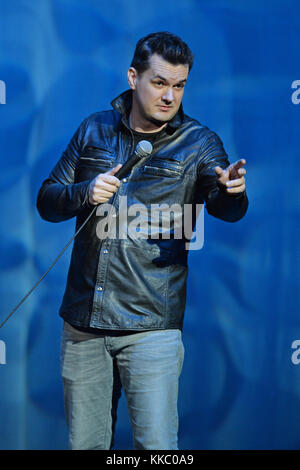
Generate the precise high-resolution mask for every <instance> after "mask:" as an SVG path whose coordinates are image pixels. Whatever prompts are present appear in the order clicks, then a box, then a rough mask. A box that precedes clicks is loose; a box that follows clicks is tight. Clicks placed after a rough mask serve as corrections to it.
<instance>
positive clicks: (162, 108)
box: [158, 105, 172, 111]
mask: <svg viewBox="0 0 300 470" xmlns="http://www.w3.org/2000/svg"><path fill="white" fill-rule="evenodd" d="M158 107H159V108H160V109H161V110H162V111H169V109H171V108H172V106H165V105H158Z"/></svg>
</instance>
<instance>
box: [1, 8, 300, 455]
mask: <svg viewBox="0 0 300 470" xmlns="http://www.w3.org/2000/svg"><path fill="white" fill-rule="evenodd" d="M299 20H300V8H299V6H297V2H296V1H289V0H284V1H283V0H282V1H277V0H272V1H271V0H270V1H265V2H263V3H262V2H261V0H259V1H258V0H249V1H242V0H209V1H208V0H207V1H205V0H198V1H196V0H180V1H179V0H171V1H169V0H151V1H145V2H143V6H142V8H141V4H140V2H139V1H138V0H127V1H121V0H110V1H109V2H107V1H99V0H98V1H97V0H52V1H51V0H39V1H38V0H30V1H29V0H10V1H5V0H1V1H0V56H1V58H0V61H1V63H0V80H3V81H4V82H5V83H6V104H1V105H0V149H1V153H0V155H1V174H0V197H1V218H0V231H1V232H0V233H1V245H0V268H1V273H0V297H1V311H0V313H1V317H0V320H1V321H2V320H4V318H5V317H6V316H7V315H8V314H9V312H10V311H11V310H12V309H13V308H14V307H15V305H16V304H17V302H19V300H20V299H21V298H22V297H23V296H24V295H25V294H26V293H27V292H28V290H29V289H30V288H31V287H32V285H33V284H34V283H35V282H36V281H37V280H38V279H39V278H40V277H41V275H42V274H43V273H44V272H45V271H46V269H47V268H48V266H49V265H50V263H51V262H52V261H53V260H54V258H55V257H56V255H57V253H58V252H59V251H60V250H61V249H62V248H63V247H64V246H65V244H66V243H67V241H68V240H69V239H70V238H71V236H72V234H73V231H74V220H71V221H67V222H63V223H60V224H51V223H48V222H45V221H43V220H41V219H40V217H39V215H38V213H37V210H36V207H35V200H36V195H37V191H38V189H39V187H40V185H41V183H42V181H43V180H44V179H45V178H46V177H47V175H48V173H49V171H50V170H51V169H52V167H53V166H54V164H55V163H56V161H57V160H58V159H59V157H60V155H61V153H62V151H63V150H64V149H65V147H66V146H67V144H68V142H69V140H70V138H71V136H72V135H73V133H74V131H75V130H76V128H77V127H78V125H79V124H80V123H81V121H82V120H83V119H84V118H85V117H86V116H87V115H89V114H91V113H93V112H95V111H98V110H102V109H110V101H111V99H112V98H114V97H115V96H117V95H118V94H119V93H121V92H122V91H123V90H125V89H127V88H128V85H127V75H126V73H127V69H128V67H129V65H130V61H131V58H132V54H133V51H134V47H135V44H136V42H137V40H138V39H139V38H140V37H142V36H144V35H145V34H148V33H150V32H153V31H159V30H168V31H171V32H174V33H175V34H178V35H180V36H181V37H182V38H183V39H184V40H185V41H186V42H187V43H188V44H189V45H190V47H191V49H192V50H193V52H194V53H195V65H194V68H193V70H192V72H191V75H190V77H189V83H188V85H187V87H186V91H185V96H184V99H183V104H184V110H185V112H186V114H188V115H190V116H193V117H195V118H197V119H198V120H199V121H200V122H202V123H203V124H205V125H207V126H208V127H210V128H211V129H213V130H214V131H215V132H217V133H218V134H219V135H220V137H221V138H222V140H223V142H224V146H225V149H226V150H227V153H228V154H229V157H230V161H232V162H233V161H235V160H237V159H239V158H242V157H243V158H246V160H247V165H246V168H247V175H246V178H247V191H248V196H249V200H250V205H249V209H248V213H247V215H246V217H245V218H244V219H242V220H241V221H239V222H238V223H235V224H230V223H226V222H223V221H221V220H217V219H215V218H213V217H211V216H209V215H208V214H206V215H205V241H204V247H203V249H201V250H198V251H192V252H191V253H190V272H189V278H188V299H187V308H186V316H185V323H184V330H183V337H184V344H185V362H184V366H183V371H182V376H181V379H180V387H181V388H180V396H179V414H180V433H179V445H180V448H181V449H299V448H300V426H299V415H300V364H299V365H297V364H293V362H292V360H291V356H292V352H293V350H292V348H291V345H292V342H293V341H294V340H296V339H300V323H299V247H298V242H299V229H298V227H299V223H297V222H298V221H299V207H300V204H299V202H300V198H299V122H300V104H299V105H297V104H293V103H292V100H291V96H292V93H293V91H294V90H292V88H291V84H292V82H293V81H294V80H297V79H298V80H299V79H300V70H299V68H300V66H299V59H300V57H299V39H300V38H299V36H300V34H299V33H300V27H299V24H300V21H299ZM297 219H298V220H297ZM70 253H71V249H70V248H69V249H68V250H67V251H66V252H65V254H64V255H63V257H62V258H61V259H60V260H59V262H58V264H57V265H56V266H55V267H54V268H53V269H52V271H50V273H49V274H48V275H47V276H46V277H45V279H44V280H43V282H42V283H41V284H40V285H39V286H38V287H37V289H36V290H35V291H34V293H33V294H32V295H31V296H30V297H29V298H28V299H27V300H26V302H25V303H24V304H23V305H22V306H21V308H20V309H19V310H18V311H17V312H16V313H15V314H14V316H13V317H11V318H10V320H9V321H8V322H7V323H6V324H5V326H4V327H3V328H2V329H1V330H0V340H2V341H5V344H6V362H7V363H6V364H1V365H0V448H1V449H66V448H67V446H68V443H67V440H68V437H67V428H66V424H65V419H64V411H63V394H62V393H63V392H62V384H61V378H60V372H59V348H60V335H61V327H62V320H61V318H60V317H59V316H58V308H59V306H60V302H61V299H62V295H63V292H64V287H65V282H66V274H67V269H68V264H69V259H70ZM116 448H119V449H130V448H132V444H131V430H130V426H129V421H128V415H127V409H126V402H125V398H124V396H122V399H121V402H120V409H119V420H118V423H117V429H116Z"/></svg>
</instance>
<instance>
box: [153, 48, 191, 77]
mask: <svg viewBox="0 0 300 470" xmlns="http://www.w3.org/2000/svg"><path fill="white" fill-rule="evenodd" d="M149 65H150V67H149V73H150V75H151V76H152V77H155V76H160V77H161V78H166V79H167V80H176V81H181V80H185V79H186V78H187V76H188V73H189V66H188V65H183V64H177V65H174V64H171V63H170V62H168V61H166V60H165V59H163V57H161V56H159V55H158V54H153V55H152V56H151V58H150V60H149Z"/></svg>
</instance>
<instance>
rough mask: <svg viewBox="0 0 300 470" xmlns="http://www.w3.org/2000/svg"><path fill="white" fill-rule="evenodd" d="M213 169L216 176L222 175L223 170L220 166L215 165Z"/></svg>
mask: <svg viewBox="0 0 300 470" xmlns="http://www.w3.org/2000/svg"><path fill="white" fill-rule="evenodd" d="M214 170H215V172H216V173H217V175H218V176H222V175H223V170H222V168H221V167H220V166H215V168H214Z"/></svg>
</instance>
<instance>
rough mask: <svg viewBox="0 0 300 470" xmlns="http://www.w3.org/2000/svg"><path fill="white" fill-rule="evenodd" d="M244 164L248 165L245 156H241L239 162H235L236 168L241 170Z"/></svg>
mask: <svg viewBox="0 0 300 470" xmlns="http://www.w3.org/2000/svg"><path fill="white" fill-rule="evenodd" d="M244 165H246V160H245V159H244V158H241V159H240V160H238V161H237V162H235V163H233V166H234V168H235V170H239V168H242V166H244Z"/></svg>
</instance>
